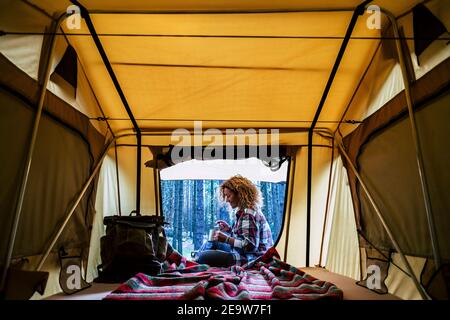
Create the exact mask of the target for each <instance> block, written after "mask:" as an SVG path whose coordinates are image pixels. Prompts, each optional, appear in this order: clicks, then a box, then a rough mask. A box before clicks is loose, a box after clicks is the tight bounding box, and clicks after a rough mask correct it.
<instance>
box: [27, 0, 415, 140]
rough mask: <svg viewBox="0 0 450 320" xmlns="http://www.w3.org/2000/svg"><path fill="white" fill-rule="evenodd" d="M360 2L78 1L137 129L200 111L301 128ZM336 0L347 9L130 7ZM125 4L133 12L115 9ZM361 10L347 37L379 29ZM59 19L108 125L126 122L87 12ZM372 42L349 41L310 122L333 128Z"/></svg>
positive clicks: (223, 118) (220, 123) (220, 119)
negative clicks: (74, 25)
mask: <svg viewBox="0 0 450 320" xmlns="http://www.w3.org/2000/svg"><path fill="white" fill-rule="evenodd" d="M29 2H30V3H32V4H34V5H36V6H38V7H39V8H41V9H42V10H43V11H45V12H47V13H49V14H50V15H53V14H54V13H55V12H64V11H65V9H66V8H67V7H68V6H69V5H70V4H71V3H70V2H69V1H58V2H55V1H50V0H31V1H29ZM361 2H362V1H360V0H346V1H340V2H339V3H338V4H336V1H325V0H323V1H277V2H273V1H268V0H267V1H256V0H255V1H245V2H242V1H237V0H235V1H214V2H213V3H211V1H206V0H203V1H181V0H179V1H152V2H148V1H138V0H134V1H127V2H126V3H125V2H123V1H108V2H105V1H99V0H98V1H97V0H94V1H89V2H87V1H81V3H82V4H83V5H85V6H86V7H87V8H88V10H89V11H90V12H91V18H92V21H93V24H94V26H95V29H96V31H97V33H98V34H99V37H100V40H101V42H102V45H103V47H104V49H105V51H106V54H107V56H108V58H109V60H110V62H111V64H112V67H113V70H114V72H115V74H116V76H117V78H118V81H119V83H120V85H121V88H122V90H123V91H124V93H125V96H126V98H127V101H128V103H129V105H130V107H131V110H132V112H133V115H134V117H135V118H136V119H137V121H138V124H139V126H140V127H141V128H143V129H148V128H150V129H151V128H174V129H175V128H180V127H185V125H188V126H189V124H187V123H186V120H192V121H193V120H203V121H205V122H204V123H203V127H204V128H224V127H231V128H239V127H244V128H245V127H252V125H255V127H258V126H265V127H267V128H282V127H298V128H308V127H309V126H310V123H311V121H312V119H313V117H314V114H315V112H316V109H317V106H318V104H319V101H320V99H321V97H322V94H323V90H324V88H325V84H326V82H327V80H328V77H329V75H330V72H331V69H332V67H333V64H334V62H335V59H336V56H337V53H338V51H339V48H340V45H341V43H342V38H343V36H344V35H345V32H346V29H347V26H348V24H349V21H350V19H351V16H352V11H351V9H352V8H354V7H356V6H357V5H358V4H360V3H361ZM419 2H420V1H417V0H410V1H396V2H391V1H386V0H383V1H373V4H378V5H381V6H383V7H385V8H387V9H388V10H390V11H392V12H393V13H394V14H395V15H399V14H402V13H404V12H406V11H407V10H410V9H411V8H412V7H413V6H414V5H415V4H417V3H419ZM337 7H339V8H348V9H350V11H338V12H288V13H286V12H284V13H283V12H280V13H258V14H242V13H241V14H219V13H202V14H192V13H185V14H162V13H151V14H148V13H147V14H143V13H142V12H141V13H136V12H138V11H153V12H157V11H191V12H192V11H195V12H198V11H202V12H203V11H205V12H210V11H221V10H226V11H239V10H241V11H245V10H251V11H264V10H272V11H277V10H288V11H289V10H310V9H319V10H320V9H330V8H337ZM125 9H126V10H128V11H136V12H135V13H133V14H129V13H128V14H124V13H121V14H119V13H117V11H120V10H125ZM100 11H101V13H100ZM113 11H116V13H111V12H113ZM95 12H97V13H95ZM107 12H108V13H107ZM367 17H368V16H367V14H366V16H364V17H361V18H359V20H358V23H357V25H356V27H355V30H354V32H353V37H368V38H371V37H378V36H379V30H369V29H368V28H367V27H366V19H367ZM62 27H63V30H64V32H65V33H67V34H68V40H69V42H70V43H71V44H72V45H73V46H74V47H75V49H76V51H77V54H78V56H79V59H80V61H81V63H82V64H83V66H84V69H85V70H86V73H87V76H88V78H89V79H90V82H91V84H92V87H93V90H94V92H95V94H96V96H97V98H98V100H99V102H100V104H101V105H102V107H103V110H104V112H105V115H106V116H107V117H108V118H110V121H109V122H110V125H111V128H112V129H113V130H114V131H116V132H118V131H121V130H125V129H130V128H132V124H131V121H129V120H128V119H129V117H128V114H127V113H126V111H125V108H124V106H123V104H122V102H121V100H120V98H119V96H118V94H117V92H116V90H115V88H114V85H113V83H112V81H111V79H110V76H109V74H108V72H107V71H106V68H105V67H104V65H103V62H102V60H101V57H100V55H99V53H98V51H97V49H96V47H95V44H94V42H93V40H92V38H91V36H90V34H89V31H88V29H87V27H86V25H85V24H84V22H83V23H82V29H81V30H68V29H67V27H66V25H65V24H63V26H62ZM75 33H76V34H78V35H74V34H75ZM378 43H379V41H378V40H377V39H352V40H351V41H350V43H349V45H348V47H347V50H346V52H345V55H344V58H343V61H342V63H341V65H340V68H339V70H338V73H337V75H336V79H335V81H334V83H333V86H332V88H331V91H330V93H329V96H328V99H327V101H326V104H325V105H324V108H323V111H322V113H321V117H320V119H319V123H318V125H317V126H319V127H327V128H330V129H334V128H336V126H337V122H338V121H339V120H340V118H341V116H342V113H343V111H344V110H345V108H346V106H347V104H348V102H349V101H350V99H351V97H352V94H353V92H354V90H355V88H356V87H357V85H358V82H359V80H360V79H361V76H362V74H363V73H364V70H365V69H366V67H367V65H368V63H369V61H370V58H371V57H372V55H373V53H374V52H375V49H376V47H377V45H378ZM247 121H249V122H247ZM191 126H192V124H191Z"/></svg>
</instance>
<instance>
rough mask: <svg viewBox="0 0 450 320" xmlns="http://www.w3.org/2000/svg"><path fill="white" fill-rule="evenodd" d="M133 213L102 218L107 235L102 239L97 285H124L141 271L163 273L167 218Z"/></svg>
mask: <svg viewBox="0 0 450 320" xmlns="http://www.w3.org/2000/svg"><path fill="white" fill-rule="evenodd" d="M133 212H134V211H133ZM133 212H132V213H133ZM132 213H131V214H132ZM131 214H130V215H129V216H108V217H105V218H104V219H103V223H104V225H105V226H106V235H105V236H103V237H102V238H101V239H100V255H101V258H102V263H101V264H100V265H99V266H98V267H97V269H98V273H99V276H98V278H97V279H95V282H106V283H115V282H124V281H126V280H128V279H130V278H131V277H133V276H135V275H136V274H137V273H140V272H142V273H145V274H148V275H156V274H158V273H161V264H162V262H163V260H164V258H165V250H166V238H165V233H164V228H163V226H164V224H165V223H164V217H161V216H141V215H136V216H132V215H131Z"/></svg>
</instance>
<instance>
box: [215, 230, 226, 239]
mask: <svg viewBox="0 0 450 320" xmlns="http://www.w3.org/2000/svg"><path fill="white" fill-rule="evenodd" d="M227 238H228V235H227V234H225V233H223V232H222V231H216V233H214V238H213V240H214V241H219V242H225V241H226V240H227Z"/></svg>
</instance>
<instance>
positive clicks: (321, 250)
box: [318, 139, 334, 268]
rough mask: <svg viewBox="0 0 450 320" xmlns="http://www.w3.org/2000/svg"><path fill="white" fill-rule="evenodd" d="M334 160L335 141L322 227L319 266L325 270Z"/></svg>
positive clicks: (332, 149) (332, 148)
mask: <svg viewBox="0 0 450 320" xmlns="http://www.w3.org/2000/svg"><path fill="white" fill-rule="evenodd" d="M333 160H334V139H333V140H332V147H331V159H330V174H329V176H328V191H327V202H326V204H325V214H324V217H323V226H322V239H321V241H320V254H319V265H318V267H319V268H323V266H322V254H323V243H324V241H325V230H326V226H327V219H328V213H329V208H330V198H331V192H332V190H333V187H334V180H333V185H332V179H333Z"/></svg>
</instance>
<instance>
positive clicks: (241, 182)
mask: <svg viewBox="0 0 450 320" xmlns="http://www.w3.org/2000/svg"><path fill="white" fill-rule="evenodd" d="M220 196H221V198H222V200H225V201H226V202H228V203H229V204H230V206H231V208H233V209H234V210H235V220H234V221H233V224H232V226H231V227H230V226H229V225H228V224H227V223H226V222H225V221H223V220H219V221H217V222H216V224H218V225H219V231H217V232H216V233H215V235H214V239H213V240H214V242H213V243H211V242H210V243H205V244H204V245H203V246H202V248H201V249H200V250H199V255H198V258H197V260H196V261H197V262H199V263H205V264H209V265H211V266H218V267H228V266H231V265H244V264H246V263H248V262H251V261H253V260H255V259H256V258H258V257H260V256H262V255H263V254H264V253H265V252H266V251H267V250H268V249H269V248H270V247H272V246H273V239H272V232H271V230H270V227H269V224H268V223H267V220H266V217H265V216H264V214H263V213H262V212H261V205H260V203H261V193H260V191H259V190H258V188H257V187H256V186H255V185H254V184H253V183H252V182H251V181H250V180H248V179H247V178H244V177H242V176H240V175H237V176H234V177H232V178H230V179H228V180H227V181H225V182H224V183H222V185H221V186H220Z"/></svg>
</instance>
